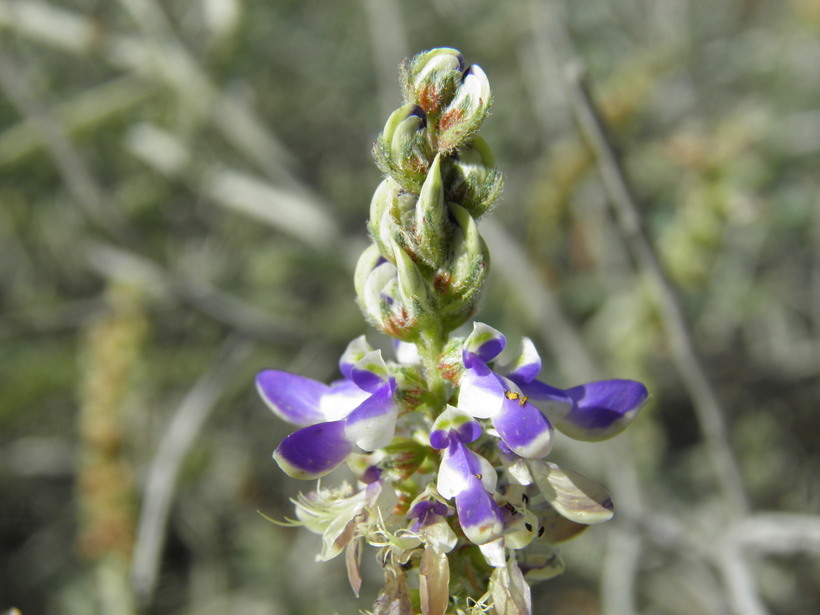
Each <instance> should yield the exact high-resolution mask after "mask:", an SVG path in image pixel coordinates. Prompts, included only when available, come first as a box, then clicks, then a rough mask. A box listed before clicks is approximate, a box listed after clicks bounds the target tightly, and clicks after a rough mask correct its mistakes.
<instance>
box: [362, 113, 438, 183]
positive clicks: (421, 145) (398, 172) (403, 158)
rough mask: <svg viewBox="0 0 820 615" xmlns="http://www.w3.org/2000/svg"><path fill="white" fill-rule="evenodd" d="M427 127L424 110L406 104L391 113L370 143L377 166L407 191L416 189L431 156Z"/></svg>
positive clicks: (422, 178) (421, 180) (422, 179)
mask: <svg viewBox="0 0 820 615" xmlns="http://www.w3.org/2000/svg"><path fill="white" fill-rule="evenodd" d="M426 128H427V114H426V113H425V112H424V109H422V108H421V107H420V106H418V105H416V104H413V103H410V104H406V105H404V106H402V107H399V108H398V109H396V110H395V111H394V112H393V113H392V114H391V115H390V117H389V118H388V120H387V123H386V124H385V126H384V130H383V131H382V133H381V134H380V135H379V138H378V139H377V140H376V143H375V145H374V146H373V156H374V157H375V159H376V164H377V165H378V166H379V168H380V169H381V170H382V171H383V172H384V173H386V174H388V175H390V176H391V177H393V178H394V179H395V180H396V181H397V182H399V184H401V185H402V187H404V188H406V189H408V190H414V191H418V187H419V186H420V185H421V183H422V182H423V181H424V176H425V173H426V172H427V167H428V160H429V159H430V158H432V154H431V152H430V147H429V145H428V144H427V138H426V130H425V129H426Z"/></svg>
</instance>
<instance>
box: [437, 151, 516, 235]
mask: <svg viewBox="0 0 820 615" xmlns="http://www.w3.org/2000/svg"><path fill="white" fill-rule="evenodd" d="M446 177H447V200H449V201H454V202H456V203H458V204H459V205H461V206H462V207H464V208H465V209H466V210H467V211H469V212H470V215H471V216H472V217H473V218H475V219H478V218H480V217H481V216H482V215H484V214H485V213H487V211H489V209H490V208H491V207H492V205H493V203H494V202H495V200H496V199H497V198H498V195H499V193H500V192H501V186H502V184H503V176H502V174H501V171H499V170H498V169H496V168H495V157H494V156H493V152H492V150H491V149H490V146H489V145H488V144H487V142H486V141H485V140H484V139H482V138H481V137H478V136H477V137H475V138H474V139H473V141H472V143H470V144H468V145H466V146H464V147H461V148H459V149H458V150H456V152H455V155H454V156H453V158H452V159H451V162H450V165H449V168H448V170H447V172H446Z"/></svg>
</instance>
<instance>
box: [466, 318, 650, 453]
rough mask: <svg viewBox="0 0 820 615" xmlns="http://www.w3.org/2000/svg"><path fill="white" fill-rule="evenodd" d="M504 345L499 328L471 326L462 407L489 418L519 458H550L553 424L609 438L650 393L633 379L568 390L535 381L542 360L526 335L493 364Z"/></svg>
mask: <svg viewBox="0 0 820 615" xmlns="http://www.w3.org/2000/svg"><path fill="white" fill-rule="evenodd" d="M505 345H506V339H505V338H504V336H503V335H502V334H501V333H500V332H498V331H496V330H495V329H493V328H491V327H489V326H487V325H485V324H482V323H475V324H474V325H473V331H472V333H471V334H470V335H469V336H468V337H467V339H466V340H465V342H464V346H463V348H462V359H463V361H464V367H465V368H466V370H465V372H464V375H463V376H462V379H461V387H460V392H459V399H458V407H459V408H460V409H462V410H463V411H465V412H467V413H468V414H470V415H471V416H474V417H476V418H483V419H490V420H491V421H492V424H493V427H495V429H496V431H497V432H498V434H499V436H500V437H501V439H502V440H503V442H504V443H505V444H506V446H508V447H509V448H510V450H512V451H513V452H514V453H515V454H516V455H519V456H521V457H525V458H528V459H537V458H541V457H544V456H546V455H547V453H549V450H550V448H551V446H552V426H553V425H555V427H556V428H557V429H558V430H559V431H561V432H563V433H564V434H566V435H568V436H570V437H572V438H575V439H576V440H588V441H595V440H605V439H607V438H611V437H612V436H614V435H616V434H618V433H620V432H621V431H623V430H624V429H625V428H626V427H627V426H628V425H629V423H630V422H631V421H632V419H633V418H635V416H636V414H637V412H638V410H639V409H640V408H641V406H643V404H644V403H645V402H646V399H647V397H648V392H647V390H646V387H645V386H644V385H643V384H641V383H640V382H636V381H634V380H602V381H599V382H591V383H588V384H582V385H579V386H576V387H572V388H570V389H566V390H562V389H557V388H555V387H553V386H550V385H548V384H546V383H544V382H541V381H540V380H537V379H536V377H537V376H538V374H539V372H540V371H541V358H540V357H539V356H538V352H537V351H536V350H535V346H534V345H533V343H532V341H531V340H529V339H528V338H524V340H523V342H522V348H521V352H520V353H519V354H518V355H517V356H516V357H515V358H514V359H513V360H512V361H510V362H509V363H506V364H503V365H494V366H493V368H490V366H489V363H490V362H491V361H493V360H494V359H495V358H496V357H497V356H498V355H499V354H500V353H501V351H502V350H503V349H504V347H505ZM532 402H535V403H536V404H537V406H538V407H537V408H536V407H535V406H534V405H533V403H532ZM545 415H546V416H545Z"/></svg>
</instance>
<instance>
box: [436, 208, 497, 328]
mask: <svg viewBox="0 0 820 615" xmlns="http://www.w3.org/2000/svg"><path fill="white" fill-rule="evenodd" d="M450 211H451V212H452V214H453V218H455V220H456V229H455V232H454V234H453V240H452V243H451V246H452V247H451V257H450V261H449V262H448V263H447V267H446V269H445V270H443V271H441V272H440V273H439V276H438V277H439V278H444V279H446V284H444V283H441V284H437V285H436V289H437V290H439V292H440V301H441V303H442V305H443V307H442V311H441V313H442V319H443V321H444V322H445V323H446V326H448V327H450V328H452V329H455V328H456V327H459V326H461V325H462V324H464V323H465V322H466V321H467V320H468V319H469V318H470V316H472V315H473V313H474V312H475V309H476V307H477V305H478V300H479V299H480V297H481V290H482V288H483V287H484V282H485V281H486V279H487V273H488V272H489V268H490V252H489V250H488V248H487V244H486V243H485V242H484V238H483V237H481V235H480V234H479V232H478V227H477V226H476V223H475V220H473V218H472V216H470V214H469V212H468V211H467V210H466V209H464V208H463V207H461V206H459V205H456V204H455V203H450ZM437 279H438V278H437Z"/></svg>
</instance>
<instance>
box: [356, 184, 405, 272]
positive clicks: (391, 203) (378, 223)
mask: <svg viewBox="0 0 820 615" xmlns="http://www.w3.org/2000/svg"><path fill="white" fill-rule="evenodd" d="M415 209H416V197H415V195H414V194H412V193H410V192H407V191H406V190H404V189H403V188H402V187H401V186H400V185H399V184H398V183H396V182H395V181H394V180H393V179H391V178H389V177H388V178H387V179H385V180H384V181H383V182H382V183H381V184H379V187H378V189H377V190H376V193H375V194H374V195H373V200H372V201H371V203H370V220H369V223H368V224H369V228H370V235H371V237H372V238H373V241H374V242H375V243H376V245H378V247H379V251H380V252H381V254H382V256H384V257H385V258H386V259H388V260H389V261H391V262H392V261H393V260H394V258H393V248H392V245H391V244H392V243H393V242H395V243H398V244H399V245H400V246H402V247H403V248H404V249H405V250H407V251H409V252H412V253H415V252H416V251H417V248H416V239H415V234H414V233H413V226H414V216H415Z"/></svg>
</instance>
